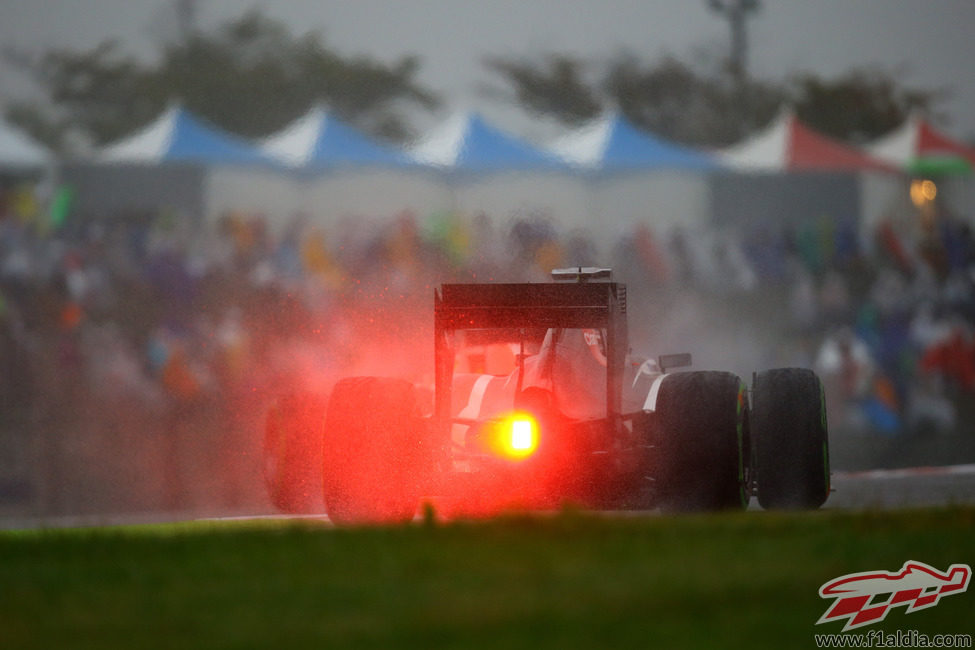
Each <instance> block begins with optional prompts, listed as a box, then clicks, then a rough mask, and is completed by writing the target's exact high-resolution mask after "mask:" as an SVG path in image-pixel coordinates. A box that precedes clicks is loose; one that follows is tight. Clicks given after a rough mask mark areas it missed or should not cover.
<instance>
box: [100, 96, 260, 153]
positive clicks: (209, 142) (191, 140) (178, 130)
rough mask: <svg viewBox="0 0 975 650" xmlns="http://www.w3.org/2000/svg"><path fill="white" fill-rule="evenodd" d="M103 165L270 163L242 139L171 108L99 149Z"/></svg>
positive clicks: (187, 113) (185, 112)
mask: <svg viewBox="0 0 975 650" xmlns="http://www.w3.org/2000/svg"><path fill="white" fill-rule="evenodd" d="M99 159H100V160H102V161H105V162H133V163H158V162H174V161H179V162H205V163H237V164H253V163H272V162H273V160H272V159H271V158H269V157H268V156H266V155H265V154H264V153H262V152H261V151H260V150H259V149H257V148H256V147H254V146H252V145H251V144H250V143H248V142H247V141H246V140H244V139H243V138H238V137H236V136H234V135H231V134H229V133H226V132H224V131H221V130H220V129H218V128H216V127H214V126H211V125H209V124H207V123H206V122H204V121H203V120H201V119H200V118H198V117H196V116H194V115H193V114H192V113H190V112H189V111H188V110H186V109H185V108H182V107H181V106H178V105H172V106H170V107H169V108H167V109H166V110H165V111H164V112H163V113H162V114H161V115H160V116H159V117H158V118H156V120H155V121H153V122H151V123H150V124H148V125H147V126H145V127H143V128H142V129H140V130H139V131H136V132H135V133H133V134H132V135H130V136H128V137H127V138H123V139H122V140H119V141H117V142H115V143H114V144H112V145H109V146H107V147H105V148H104V149H102V151H101V155H100V156H99Z"/></svg>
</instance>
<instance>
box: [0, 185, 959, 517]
mask: <svg viewBox="0 0 975 650" xmlns="http://www.w3.org/2000/svg"><path fill="white" fill-rule="evenodd" d="M25 205H26V208H25ZM30 207H31V206H30V204H25V202H24V199H23V198H22V197H21V196H19V195H17V196H14V194H13V193H12V192H7V193H6V194H4V195H3V196H0V364H2V368H0V434H2V435H3V438H2V441H0V442H2V443H3V445H4V446H5V447H7V448H10V449H14V448H16V449H18V450H19V451H11V452H10V453H7V454H6V458H7V461H6V465H0V507H2V504H3V493H4V491H5V490H6V492H7V493H8V494H13V493H16V492H17V491H18V490H22V491H28V492H30V491H32V490H34V491H37V492H38V493H37V494H34V495H33V497H32V498H34V499H35V500H36V501H38V502H39V503H40V504H41V505H39V506H38V508H39V509H42V510H44V511H45V512H59V511H69V512H77V511H79V510H80V511H84V509H85V508H86V504H90V503H93V502H94V501H96V500H98V499H99V498H102V499H110V500H113V501H112V506H113V507H115V508H116V509H144V508H162V507H164V508H172V509H185V508H193V507H205V506H209V505H212V504H213V503H214V500H216V501H217V502H218V505H220V506H221V507H234V506H235V505H246V504H248V503H253V502H254V501H255V500H256V499H259V498H260V497H259V496H257V492H258V491H259V490H260V488H259V479H258V480H255V477H259V475H260V472H261V467H260V463H261V453H260V449H261V436H262V419H263V413H264V410H265V409H266V407H267V405H268V403H269V402H270V401H271V400H272V399H274V397H275V396H276V395H279V394H281V393H283V392H286V391H291V390H301V391H312V392H322V393H326V392H327V391H328V388H329V386H330V385H331V383H332V382H334V381H335V380H336V379H337V378H339V377H341V376H344V375H348V374H387V375H408V376H411V377H412V378H413V379H414V380H416V381H420V382H422V381H430V376H431V373H432V360H431V358H430V357H431V351H432V345H431V336H432V296H433V290H434V288H435V287H436V286H437V285H438V284H440V283H441V282H451V281H454V282H458V281H524V280H542V279H545V278H547V276H548V272H549V271H550V270H551V269H552V268H555V267H558V266H563V265H598V266H612V267H613V268H614V270H615V271H616V273H617V275H618V276H619V277H620V278H621V279H623V280H625V281H626V282H627V283H628V289H629V292H630V295H631V296H633V298H632V299H631V301H630V302H631V304H633V305H634V307H633V308H632V309H631V317H630V321H631V334H632V338H633V340H635V341H636V340H647V341H650V342H651V344H652V343H659V342H662V340H663V339H664V338H665V337H661V336H657V337H656V338H655V336H654V333H655V331H656V332H664V331H668V329H670V330H676V331H680V330H681V328H682V326H683V325H682V322H681V321H680V319H681V318H686V313H687V311H686V306H687V304H688V301H693V303H694V305H695V308H694V311H693V313H694V314H695V317H694V318H695V320H696V321H697V322H698V323H699V324H700V323H704V324H705V326H706V327H705V328H704V331H708V328H709V327H713V326H716V324H720V323H721V322H723V321H725V320H727V319H729V318H733V319H735V320H736V321H737V322H738V327H739V330H737V331H740V332H742V336H743V337H750V338H756V339H760V340H759V341H758V343H759V345H760V346H761V347H762V348H763V349H764V352H763V353H762V354H763V357H762V358H760V359H748V360H747V361H748V362H749V363H754V364H755V367H756V369H758V368H760V367H768V366H769V365H802V366H807V367H812V368H814V369H816V370H817V371H818V372H819V374H820V376H821V377H822V378H823V380H824V383H825V384H826V386H827V395H828V406H829V417H830V424H831V432H832V435H833V436H834V437H835V436H852V435H867V436H908V435H922V434H930V433H943V434H946V435H947V434H951V435H958V434H959V432H964V425H963V423H964V422H966V421H968V418H970V417H971V416H972V414H973V411H975V335H973V323H975V238H973V235H972V232H971V228H970V226H969V223H968V220H967V219H962V218H958V217H956V216H954V215H949V214H945V213H937V214H934V215H933V216H932V215H927V217H925V218H921V215H917V214H912V213H905V214H899V215H891V216H890V218H888V219H885V220H883V221H882V222H880V223H879V225H877V226H876V227H875V228H871V229H869V230H868V231H865V230H864V229H863V228H861V227H860V226H859V225H858V224H856V223H855V222H854V221H852V220H850V221H843V220H836V219H827V218H823V219H822V220H820V221H818V222H811V223H805V224H798V225H793V226H788V227H778V228H769V227H763V228H759V227H755V228H753V229H740V228H724V227H718V226H714V227H709V228H705V229H697V230H681V229H674V230H671V231H667V232H659V231H656V230H654V228H653V227H652V226H651V225H650V224H645V225H641V226H638V227H636V228H634V229H631V230H629V231H627V232H621V233H619V234H620V236H619V238H618V240H617V243H616V244H615V246H613V247H612V248H611V249H610V250H599V249H598V247H597V246H596V244H595V243H594V241H593V239H592V237H591V236H590V233H587V232H585V231H567V230H565V229H563V228H561V227H560V226H559V224H558V221H557V219H556V218H554V216H553V215H545V214H519V215H505V216H504V218H497V217H495V218H492V217H491V216H488V215H483V214H480V215H460V214H447V213H445V214H434V215H414V214H411V213H408V212H404V213H402V214H398V215H392V216H382V217H372V218H366V217H349V218H345V219H342V220H339V221H338V222H337V223H335V224H331V225H328V226H323V225H321V224H320V223H317V222H316V221H315V220H314V219H311V218H308V217H305V216H302V215H296V216H294V218H293V219H292V220H291V222H290V223H289V224H288V226H287V227H285V228H282V229H280V230H278V231H275V232H272V230H271V229H270V228H269V224H268V222H267V220H266V219H264V218H263V217H261V216H260V215H246V214H227V215H225V216H224V217H223V218H222V219H221V221H220V223H218V224H212V225H209V226H207V227H203V226H201V224H200V223H198V221H197V220H196V219H195V218H194V217H195V216H196V215H182V214H174V213H168V212H160V213H156V214H130V215H117V216H113V217H112V218H108V217H104V216H103V217H99V218H88V219H81V218H69V219H67V220H64V221H63V222H60V221H59V222H57V223H54V222H52V221H51V220H49V219H47V218H45V217H44V216H43V215H44V213H43V210H41V209H40V208H37V207H36V206H34V208H35V209H34V211H33V212H31V210H30V209H28V208H30ZM969 216H970V215H969ZM599 227H600V228H605V227H609V226H607V225H605V224H601V225H600V226H599ZM639 305H645V306H644V307H640V306H639ZM650 310H652V311H653V313H650ZM758 332H760V333H761V334H760V335H757V334H756V333H758ZM749 333H751V334H749ZM728 345H731V346H735V345H737V343H736V341H735V339H734V338H732V339H731V340H730V341H729V342H728ZM638 351H640V352H645V353H646V352H649V353H653V352H669V351H672V350H657V351H654V350H638ZM692 351H693V350H692ZM18 444H19V445H20V446H19V447H18V446H17V445H18ZM28 466H29V467H32V468H35V471H36V472H39V473H40V475H41V477H40V478H39V479H36V478H31V479H30V480H28V481H27V485H26V487H25V486H23V485H21V484H20V483H18V482H17V481H15V480H13V479H11V478H10V477H12V476H13V477H16V475H17V472H18V471H19V470H22V469H23V468H24V467H28ZM4 477H6V478H4ZM255 484H256V485H257V487H256V486H255ZM18 486H20V487H18ZM38 486H39V487H38ZM99 495H101V497H100V496H99Z"/></svg>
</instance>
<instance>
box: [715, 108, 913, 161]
mask: <svg viewBox="0 0 975 650" xmlns="http://www.w3.org/2000/svg"><path fill="white" fill-rule="evenodd" d="M720 155H721V157H722V159H723V160H724V161H725V162H726V163H727V164H728V165H730V166H731V167H734V168H737V169H742V170H752V171H772V172H780V171H860V170H868V171H883V172H895V171H897V170H896V169H895V168H894V167H893V166H891V165H890V164H888V163H886V162H884V161H883V160H880V159H878V158H874V157H872V156H870V155H869V154H867V153H865V152H862V151H860V150H859V149H857V148H855V147H851V146H849V145H847V144H844V143H843V142H841V141H839V140H835V139H833V138H830V137H827V136H825V135H822V134H820V133H818V132H816V131H814V130H812V129H810V128H809V127H808V126H806V125H805V124H803V123H802V122H800V121H799V118H797V117H796V115H795V113H794V112H793V111H792V110H788V109H787V110H783V111H782V112H781V113H779V115H778V117H776V118H775V119H774V120H773V121H772V122H771V124H769V125H768V127H766V128H765V129H764V130H763V131H760V132H758V133H756V134H754V135H753V136H751V137H749V138H746V139H745V140H743V141H742V142H740V143H738V144H736V145H732V146H731V147H728V148H726V149H724V150H723V151H722V152H721V154H720Z"/></svg>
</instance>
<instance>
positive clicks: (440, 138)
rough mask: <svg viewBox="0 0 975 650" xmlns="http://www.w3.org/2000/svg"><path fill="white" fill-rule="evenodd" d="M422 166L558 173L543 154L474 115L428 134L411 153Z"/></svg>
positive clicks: (457, 117) (558, 166) (551, 158)
mask: <svg viewBox="0 0 975 650" xmlns="http://www.w3.org/2000/svg"><path fill="white" fill-rule="evenodd" d="M413 156H414V158H415V159H416V160H417V161H419V162H422V163H425V164H428V165H434V166H437V167H440V168H442V169H445V170H448V171H457V172H472V173H484V172H500V171H526V170H535V171H538V170H560V169H565V167H566V166H565V165H564V164H563V163H562V162H561V161H560V160H559V159H558V158H556V157H554V156H552V155H551V154H549V153H548V152H546V151H543V150H541V149H538V148H536V147H534V146H532V145H531V144H530V143H528V142H526V141H525V140H522V139H521V138H518V137H517V136H514V135H511V134H508V133H506V132H504V131H502V130H501V129H498V128H496V127H494V126H492V125H491V124H488V123H487V122H486V121H485V120H484V118H483V117H481V116H480V115H479V114H478V113H473V112H472V113H461V114H457V115H455V116H453V117H452V118H450V119H448V120H447V121H446V122H444V123H443V124H441V125H440V126H439V127H437V128H435V129H434V130H432V131H431V132H430V133H429V134H428V135H427V137H426V138H424V139H423V140H422V141H421V142H420V143H419V144H418V145H417V146H416V147H415V148H414V149H413Z"/></svg>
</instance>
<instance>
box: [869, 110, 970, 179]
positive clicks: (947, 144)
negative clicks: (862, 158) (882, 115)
mask: <svg viewBox="0 0 975 650" xmlns="http://www.w3.org/2000/svg"><path fill="white" fill-rule="evenodd" d="M866 149H867V151H869V152H870V153H871V154H873V155H874V156H876V157H878V158H880V159H882V160H885V161H887V162H889V163H890V164H892V165H897V166H898V167H901V168H903V169H910V168H911V167H912V166H914V165H917V164H919V163H920V164H923V162H922V161H923V160H924V159H934V158H944V159H949V158H953V159H956V160H959V161H965V162H967V166H968V169H969V170H971V169H972V168H975V148H972V147H969V146H967V145H965V144H962V143H960V142H958V141H956V140H952V139H951V138H949V137H948V136H947V135H945V134H944V133H942V132H941V131H938V130H937V129H935V128H934V127H933V126H931V124H930V123H929V122H928V121H927V120H926V119H924V118H923V117H922V116H921V115H919V114H917V113H915V114H912V115H911V116H910V117H908V119H907V120H905V121H904V123H903V124H902V125H901V126H900V127H898V128H896V129H894V130H893V131H891V132H890V133H888V134H887V135H885V136H883V137H881V138H879V139H877V140H875V141H874V142H872V143H871V144H869V145H867V147H866Z"/></svg>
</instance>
